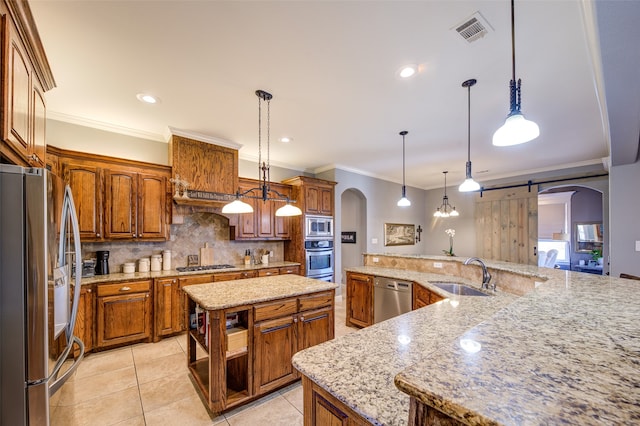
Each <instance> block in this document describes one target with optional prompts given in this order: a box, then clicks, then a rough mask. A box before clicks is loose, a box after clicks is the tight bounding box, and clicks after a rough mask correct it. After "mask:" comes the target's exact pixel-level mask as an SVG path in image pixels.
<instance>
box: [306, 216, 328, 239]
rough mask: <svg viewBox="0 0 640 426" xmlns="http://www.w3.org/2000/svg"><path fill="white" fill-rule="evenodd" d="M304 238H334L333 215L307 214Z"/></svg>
mask: <svg viewBox="0 0 640 426" xmlns="http://www.w3.org/2000/svg"><path fill="white" fill-rule="evenodd" d="M304 238H305V239H306V240H309V239H318V238H322V239H327V238H329V239H330V238H333V217H331V216H310V215H307V216H306V217H305V233H304Z"/></svg>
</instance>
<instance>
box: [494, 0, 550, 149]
mask: <svg viewBox="0 0 640 426" xmlns="http://www.w3.org/2000/svg"><path fill="white" fill-rule="evenodd" d="M513 2H514V0H511V64H512V65H511V70H512V76H511V81H510V82H509V90H510V104H511V110H510V112H509V115H507V118H506V120H505V122H504V124H503V125H502V127H500V128H499V129H498V130H496V132H495V133H494V134H493V144H494V145H496V146H510V145H518V144H521V143H525V142H529V141H530V140H533V139H535V138H537V137H538V136H539V135H540V128H539V127H538V125H537V124H536V123H534V122H533V121H530V120H527V119H526V118H524V115H522V112H521V111H520V83H521V80H520V79H518V81H517V82H516V36H515V19H514V12H513Z"/></svg>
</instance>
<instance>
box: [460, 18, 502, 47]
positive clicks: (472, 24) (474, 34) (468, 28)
mask: <svg viewBox="0 0 640 426" xmlns="http://www.w3.org/2000/svg"><path fill="white" fill-rule="evenodd" d="M454 28H455V30H456V32H457V33H458V34H460V35H461V36H462V38H464V39H465V40H467V42H468V43H471V42H472V41H476V40H477V39H479V38H481V37H484V36H485V35H486V34H488V33H489V31H493V28H492V27H491V25H489V23H488V22H487V20H486V19H484V17H483V16H482V15H481V14H480V12H476V13H474V14H473V15H471V16H470V17H468V18H467V19H465V20H464V21H463V22H462V23H460V24H458V25H456V26H455V27H454Z"/></svg>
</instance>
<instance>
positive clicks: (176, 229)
mask: <svg viewBox="0 0 640 426" xmlns="http://www.w3.org/2000/svg"><path fill="white" fill-rule="evenodd" d="M205 243H209V247H212V248H213V249H214V263H230V264H234V265H235V264H242V263H244V253H245V251H246V250H252V252H254V251H255V253H256V255H257V254H259V252H260V251H273V257H271V258H270V261H272V262H280V261H283V260H284V243H283V242H282V241H230V240H229V220H228V219H227V218H226V217H224V216H220V215H217V214H215V213H206V212H197V213H192V214H190V215H187V216H184V223H181V224H176V225H171V239H170V241H163V242H117V241H116V242H113V241H112V242H105V243H83V244H82V253H83V259H89V258H95V257H96V254H95V252H96V250H109V268H110V272H121V271H122V264H123V263H125V262H136V270H137V267H138V264H137V261H138V259H140V258H141V257H150V256H151V255H152V254H162V251H163V250H171V268H172V269H175V268H176V267H178V266H187V256H188V255H190V254H198V255H199V254H200V248H201V247H204V245H205ZM256 257H257V259H258V261H259V256H256Z"/></svg>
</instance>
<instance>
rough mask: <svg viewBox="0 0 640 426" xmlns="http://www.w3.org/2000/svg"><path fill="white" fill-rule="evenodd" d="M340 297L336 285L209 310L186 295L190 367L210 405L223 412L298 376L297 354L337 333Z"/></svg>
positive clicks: (198, 386)
mask: <svg viewBox="0 0 640 426" xmlns="http://www.w3.org/2000/svg"><path fill="white" fill-rule="evenodd" d="M334 297H335V290H330V291H321V292H317V293H311V294H307V295H302V296H297V297H286V298H282V299H276V300H273V301H268V302H261V303H255V304H250V305H241V306H234V307H230V308H226V309H218V310H205V309H201V308H200V306H199V305H198V304H197V303H196V301H194V300H193V299H192V298H191V297H190V296H189V295H188V294H185V296H184V301H185V302H184V303H185V306H186V308H187V309H186V312H185V322H186V323H187V324H189V332H188V349H187V359H188V367H189V371H190V372H191V376H192V381H193V382H194V384H195V385H196V387H197V388H198V389H199V390H200V392H201V393H202V395H203V397H204V398H203V399H204V400H205V401H206V405H207V407H208V408H209V410H210V411H211V412H212V413H213V414H219V413H221V412H223V411H226V410H229V409H231V408H234V407H237V406H239V405H242V404H245V403H247V402H250V401H252V400H255V399H257V398H259V397H261V396H263V395H265V394H267V393H269V392H273V391H275V390H276V389H279V388H282V387H283V386H285V385H288V384H290V383H292V382H294V381H296V380H298V379H299V378H300V374H299V373H298V371H297V370H296V369H295V368H294V367H293V364H292V363H291V358H292V357H293V355H294V354H295V353H296V352H297V351H299V350H302V349H305V348H307V347H309V346H313V345H316V344H319V343H322V342H324V341H326V340H330V339H333V337H334ZM231 322H233V323H234V324H230V323H231ZM243 339H244V340H243ZM205 355H206V356H205Z"/></svg>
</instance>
